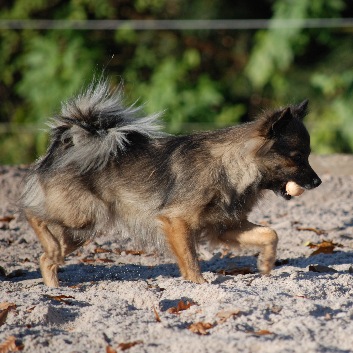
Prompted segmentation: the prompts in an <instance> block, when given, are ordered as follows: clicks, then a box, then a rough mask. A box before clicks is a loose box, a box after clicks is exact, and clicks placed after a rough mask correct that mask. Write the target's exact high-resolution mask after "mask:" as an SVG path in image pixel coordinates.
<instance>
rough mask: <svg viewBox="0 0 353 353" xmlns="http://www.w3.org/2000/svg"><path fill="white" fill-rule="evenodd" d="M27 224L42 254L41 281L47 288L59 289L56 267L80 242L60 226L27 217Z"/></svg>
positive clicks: (40, 262) (40, 261)
mask: <svg viewBox="0 0 353 353" xmlns="http://www.w3.org/2000/svg"><path fill="white" fill-rule="evenodd" d="M27 219H28V222H29V223H30V225H31V226H32V228H33V230H34V232H35V233H36V235H37V237H38V239H39V241H40V243H41V245H42V248H43V250H44V253H43V254H42V256H41V257H40V260H39V264H40V270H41V273H42V277H43V281H44V283H45V284H46V285H47V286H48V287H59V279H58V273H57V272H58V267H59V265H61V264H63V263H64V257H65V255H67V254H69V253H71V252H72V251H74V250H75V249H77V248H78V247H79V246H81V245H82V242H83V241H82V240H77V241H75V240H73V239H72V237H70V236H69V234H68V230H67V229H65V228H64V227H62V226H60V225H56V224H55V225H48V224H47V223H46V222H44V221H42V220H41V219H39V218H37V217H33V216H29V215H27Z"/></svg>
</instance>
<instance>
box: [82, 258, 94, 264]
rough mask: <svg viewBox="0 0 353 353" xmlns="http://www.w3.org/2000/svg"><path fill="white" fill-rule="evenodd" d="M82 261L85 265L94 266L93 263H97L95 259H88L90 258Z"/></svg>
mask: <svg viewBox="0 0 353 353" xmlns="http://www.w3.org/2000/svg"><path fill="white" fill-rule="evenodd" d="M80 261H81V262H83V263H86V264H92V263H94V262H96V260H95V259H91V258H88V257H85V258H83V259H80Z"/></svg>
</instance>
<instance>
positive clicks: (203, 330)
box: [189, 322, 213, 335]
mask: <svg viewBox="0 0 353 353" xmlns="http://www.w3.org/2000/svg"><path fill="white" fill-rule="evenodd" d="M212 327H213V325H212V324H210V323H209V322H195V323H194V324H191V325H190V326H189V330H190V331H191V332H193V333H197V334H198V335H207V334H208V332H207V330H209V329H211V328H212Z"/></svg>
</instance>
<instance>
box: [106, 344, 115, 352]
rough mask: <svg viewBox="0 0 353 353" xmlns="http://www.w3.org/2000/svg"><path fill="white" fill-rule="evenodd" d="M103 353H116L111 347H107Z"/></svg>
mask: <svg viewBox="0 0 353 353" xmlns="http://www.w3.org/2000/svg"><path fill="white" fill-rule="evenodd" d="M105 353H117V352H116V350H115V349H114V348H113V347H112V346H107V347H106V348H105Z"/></svg>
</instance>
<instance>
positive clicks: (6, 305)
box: [0, 302, 16, 310]
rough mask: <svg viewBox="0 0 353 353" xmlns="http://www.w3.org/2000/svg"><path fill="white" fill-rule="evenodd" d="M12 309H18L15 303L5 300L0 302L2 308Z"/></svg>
mask: <svg viewBox="0 0 353 353" xmlns="http://www.w3.org/2000/svg"><path fill="white" fill-rule="evenodd" d="M6 309H8V310H12V309H16V304H15V303H9V302H3V303H0V310H6Z"/></svg>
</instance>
